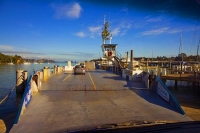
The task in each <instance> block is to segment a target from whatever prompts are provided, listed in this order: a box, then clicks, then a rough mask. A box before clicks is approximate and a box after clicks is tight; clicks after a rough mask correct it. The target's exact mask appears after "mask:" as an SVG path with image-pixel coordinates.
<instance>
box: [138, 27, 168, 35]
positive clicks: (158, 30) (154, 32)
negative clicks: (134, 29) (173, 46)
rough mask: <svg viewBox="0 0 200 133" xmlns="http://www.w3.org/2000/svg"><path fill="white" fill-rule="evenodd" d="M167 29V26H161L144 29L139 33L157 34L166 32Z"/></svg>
mask: <svg viewBox="0 0 200 133" xmlns="http://www.w3.org/2000/svg"><path fill="white" fill-rule="evenodd" d="M168 29H169V28H168V27H162V28H158V29H153V30H148V31H144V32H142V33H141V34H142V35H159V34H162V33H164V32H166V31H167V30H168Z"/></svg>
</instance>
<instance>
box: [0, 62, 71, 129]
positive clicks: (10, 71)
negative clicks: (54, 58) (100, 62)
mask: <svg viewBox="0 0 200 133" xmlns="http://www.w3.org/2000/svg"><path fill="white" fill-rule="evenodd" d="M54 65H59V66H66V65H67V64H66V63H50V64H47V63H43V64H30V65H24V64H18V65H8V64H0V102H1V101H2V99H3V98H4V97H5V96H6V95H8V94H9V93H10V91H11V90H12V88H14V87H15V84H16V71H17V70H26V71H28V75H31V74H33V69H34V70H35V71H37V70H41V69H43V68H44V67H46V66H47V67H50V68H53V67H54ZM72 65H73V64H72ZM21 97H22V96H19V95H16V90H15V89H14V91H12V92H11V93H10V95H9V97H8V98H7V99H6V100H5V101H4V102H3V103H1V104H0V119H3V120H4V122H5V124H6V127H7V132H8V131H9V130H10V129H11V127H12V125H13V122H14V119H15V116H16V113H17V110H18V106H19V103H20V101H21Z"/></svg>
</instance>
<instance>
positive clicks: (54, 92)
mask: <svg viewBox="0 0 200 133" xmlns="http://www.w3.org/2000/svg"><path fill="white" fill-rule="evenodd" d="M64 2H66V1H64ZM96 2H97V3H98V2H100V1H96ZM110 2H111V3H112V1H110ZM126 2H127V3H129V2H130V1H126ZM170 2H172V1H170ZM170 2H169V3H170ZM47 3H48V2H47ZM47 3H46V2H43V3H42V4H44V5H45V6H44V5H43V6H44V7H43V6H42V8H41V9H45V10H44V12H45V11H46V13H47V14H46V13H44V14H45V15H43V13H41V12H37V11H38V10H40V8H38V10H35V11H34V10H32V9H33V8H30V10H32V12H33V11H34V12H37V15H38V14H40V15H41V16H40V19H41V20H40V21H38V18H37V19H36V20H37V21H33V20H32V21H30V22H32V24H29V22H27V21H24V22H21V23H20V24H18V25H17V26H16V27H19V29H20V30H19V31H24V33H23V34H21V36H23V37H18V36H16V38H14V39H13V40H14V41H15V39H16V40H17V39H18V38H19V39H20V41H19V40H18V41H16V46H12V47H11V46H6V45H1V44H3V43H7V44H12V43H13V42H12V39H10V38H9V39H7V40H11V42H12V43H11V42H9V41H5V40H3V42H0V50H1V51H3V52H4V53H8V54H10V53H11V54H13V55H12V56H11V55H6V54H4V53H1V51H0V57H1V58H0V133H7V132H9V133H23V132H27V133H37V132H38V133H63V132H64V133H65V132H72V133H74V132H121V131H122V132H126V131H125V130H127V129H128V130H129V129H130V131H128V132H134V131H136V132H163V131H166V132H182V131H184V132H188V131H189V132H199V130H200V126H199V125H200V103H199V99H200V97H199V94H200V63H199V55H198V50H199V45H200V38H198V40H199V44H198V45H197V51H195V52H196V53H197V54H196V55H190V56H187V55H186V53H184V51H183V38H182V33H179V32H182V29H183V27H187V25H186V24H185V23H186V22H187V21H189V19H188V20H187V21H185V20H184V22H185V23H183V24H182V21H180V22H181V24H179V23H175V24H173V27H170V26H171V25H168V24H166V20H167V19H165V20H164V18H165V17H166V18H168V19H170V20H171V18H172V17H169V16H168V15H166V14H165V13H166V12H168V11H166V12H163V14H165V15H164V16H162V15H163V14H161V16H159V17H157V18H155V17H154V18H152V16H154V15H155V14H154V13H153V14H154V15H152V14H150V15H149V14H148V13H147V14H146V13H145V12H146V11H145V12H143V13H142V14H141V13H139V14H138V16H141V18H138V17H135V18H133V17H132V15H129V14H132V13H135V14H137V12H136V10H133V11H134V12H133V11H130V9H131V8H129V10H128V7H127V8H124V7H123V9H121V10H119V11H116V8H113V9H115V10H114V12H113V13H112V15H110V14H109V17H108V18H109V20H111V22H109V21H108V20H106V19H108V18H106V15H105V14H104V19H102V20H100V18H99V16H98V15H102V14H98V13H97V12H96V13H94V14H95V15H94V14H92V15H87V16H86V18H85V19H83V18H82V17H80V15H83V14H89V13H90V12H91V11H94V9H95V8H97V7H98V8H99V7H100V6H102V5H101V4H97V5H96V6H97V7H96V6H94V7H95V8H94V7H93V6H91V5H90V4H94V3H95V2H94V3H92V2H91V3H90V2H88V3H89V5H90V6H91V8H89V7H90V6H89V5H87V4H88V3H87V2H86V3H84V4H83V6H85V8H84V10H83V8H82V6H81V4H82V3H81V2H80V3H78V2H74V3H70V4H69V3H68V4H62V3H61V4H58V3H54V2H52V3H48V4H47ZM100 3H101V2H100ZM122 3H123V2H122ZM127 3H126V4H127ZM166 3H168V2H166ZM5 4H6V2H5ZM7 4H8V5H9V4H10V3H7ZM15 4H18V3H15ZM26 4H27V3H26ZM26 4H24V5H26ZM29 4H30V3H28V5H29ZM37 4H38V3H37V2H36V3H34V4H33V5H37ZM95 4H96V3H95ZM95 4H94V5H95ZM102 4H104V3H102ZM115 4H118V3H117V2H116V3H115ZM115 4H114V5H115ZM120 4H121V2H120ZM131 4H133V3H131ZM138 4H141V3H138ZM13 5H14V4H13ZM133 5H135V3H134V4H133ZM18 6H21V5H18ZM38 6H39V5H38ZM16 7H17V6H16ZM108 7H109V8H108ZM108 7H104V6H102V7H101V8H100V10H99V11H102V9H104V8H105V9H106V8H108V9H111V7H112V5H111V4H109V6H108ZM158 7H160V5H158ZM166 7H171V6H169V5H168V6H166ZM93 8H94V9H93ZM5 9H7V8H5ZM10 9H12V8H10ZM27 9H28V7H27ZM90 9H93V10H90ZM136 9H137V8H136ZM86 10H88V11H89V12H87V13H86V12H85V11H86ZM148 10H149V9H148ZM181 10H182V9H181ZM41 11H42V10H41ZM52 11H53V12H54V13H55V14H54V15H52V16H49V15H50V14H51V13H52ZM83 11H84V12H83ZM95 11H96V9H95ZM105 11H106V10H105ZM158 11H159V12H160V11H162V10H161V9H160V10H158ZM158 11H156V13H157V12H158ZM174 11H176V10H174ZM13 12H14V11H13ZM34 12H33V14H32V15H33V16H34ZM63 12H64V13H63ZM122 12H123V15H119V14H121V13H122ZM171 13H172V14H173V12H171ZM27 14H31V13H30V12H27ZM97 14H98V15H97ZM116 14H117V15H116ZM125 14H126V15H127V16H128V17H127V20H125V19H124V18H126V15H125ZM32 15H30V16H32ZM147 15H148V16H147ZM151 15H152V16H151ZM5 16H6V15H5ZM91 16H92V17H91ZM97 16H98V17H97ZM46 17H47V18H48V19H45V22H46V23H44V25H43V26H39V25H38V24H40V23H42V22H43V18H46ZM25 18H26V17H25ZM34 18H35V17H34ZM54 19H55V20H54ZM96 19H97V20H96ZM173 19H174V18H173ZM173 19H172V20H173ZM16 20H17V19H16ZM30 20H31V19H30ZM77 20H79V21H77ZM86 20H90V21H89V22H88V23H86V22H87V21H86ZM93 20H96V21H97V22H94V21H93ZM133 20H134V21H133ZM138 20H142V21H138ZM175 20H176V21H177V20H178V18H176V19H175ZM18 21H19V20H18ZM161 21H162V23H160V22H161ZM33 22H34V23H33ZM55 22H56V24H55ZM58 22H59V23H58ZM136 22H138V23H136ZM5 23H6V21H5ZM24 23H26V24H24ZM168 23H169V22H168ZM100 24H101V25H102V24H103V27H101V26H99V25H100ZM110 24H114V25H115V26H110ZM149 24H151V25H149ZM156 24H157V25H156ZM192 24H193V25H194V22H193V21H192ZM192 24H191V25H190V26H189V28H191V27H192ZM19 25H21V27H20V26H19ZM161 25H162V26H161ZM177 25H181V26H182V27H181V26H180V27H181V28H182V29H181V28H179V29H178V28H177V29H175V28H174V27H177ZM196 25H197V26H196V29H198V28H199V27H198V24H196ZM23 27H29V28H30V29H28V30H23ZM41 27H42V28H41ZM146 27H148V28H146ZM12 28H13V27H11V29H12ZM131 28H134V30H132V31H130V29H131ZM140 28H141V29H142V30H141V29H140ZM150 28H151V30H150ZM21 29H22V30H21ZM72 29H73V30H72ZM180 29H181V30H180ZM192 30H194V29H193V28H192ZM5 31H7V30H5ZM14 31H15V30H14ZM16 31H18V30H16ZM27 32H29V33H30V35H29V34H28V33H27ZM136 32H137V33H136ZM185 32H189V30H188V31H185ZM54 33H56V34H54ZM65 33H67V34H65ZM7 34H9V32H8V33H6V35H7ZM10 34H11V33H10ZM15 34H16V33H15ZM161 34H164V35H161ZM172 34H177V35H176V36H175V35H174V36H172ZM179 34H180V46H178V45H177V44H176V45H177V47H179V53H178V52H177V53H178V54H177V53H176V51H177V49H178V48H176V46H175V45H174V44H173V39H174V38H176V39H177V38H178V36H179ZM190 34H191V31H190ZM197 34H198V33H197ZM24 35H27V37H24ZM124 35H125V36H126V37H125V36H124ZM166 35H169V36H170V37H169V38H168V36H167V37H166ZM185 35H189V34H185ZM194 35H195V37H196V36H198V35H196V31H195V34H194ZM99 36H101V38H100V37H99ZM122 36H123V38H122ZM154 36H158V37H154ZM113 37H116V40H114V41H113ZM184 37H185V36H184ZM189 37H191V36H188V38H189ZM195 37H193V40H196V38H195ZM11 38H13V37H12V36H11ZM97 38H98V39H97ZM99 38H100V39H99ZM163 38H165V39H166V38H168V40H164V39H163ZM26 39H27V40H26ZM29 39H30V40H29ZM114 39H115V38H114ZM136 39H137V41H138V42H139V43H138V45H137V43H136V41H135V40H136ZM63 40H64V41H63ZM169 40H170V41H171V42H170V41H169ZM118 42H119V44H118ZM155 42H156V43H155ZM194 42H195V41H194ZM186 43H188V40H187V42H186ZM22 44H23V45H22ZM25 44H26V45H25ZM66 44H67V45H66ZM86 44H87V45H86ZM99 44H100V47H99V46H98V47H97V45H99ZM133 44H134V45H133ZM195 45H196V42H195ZM21 46H23V47H24V48H23V49H22V48H21ZM163 46H164V47H163ZM18 47H19V48H18ZM186 47H187V48H188V46H186ZM21 49H22V50H21ZM27 49H29V50H31V51H28V50H27ZM191 49H192V48H191ZM18 50H21V52H19V51H18ZM99 50H101V52H99ZM154 50H155V51H157V54H156V55H159V54H163V55H165V54H169V55H167V56H169V57H166V56H157V58H154V57H153V56H154V55H153V54H154V53H153V51H154ZM71 51H73V52H71ZM98 52H99V55H98ZM16 53H17V54H18V53H21V54H22V55H23V56H18V55H17V54H16ZM123 53H125V54H123ZM138 53H139V54H138ZM149 53H151V56H152V57H150V56H149V55H150V54H149ZM174 53H176V54H177V55H178V56H174V57H172V56H171V55H172V54H174ZM190 53H192V54H194V51H193V52H190ZM14 54H15V55H14ZM170 54H171V55H170ZM136 55H140V56H141V57H137V56H136ZM56 60H60V62H58V61H56ZM61 60H62V62H61ZM74 60H75V61H74ZM192 93H195V95H193V94H192Z"/></svg>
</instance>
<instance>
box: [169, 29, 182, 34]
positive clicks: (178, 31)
mask: <svg viewBox="0 0 200 133" xmlns="http://www.w3.org/2000/svg"><path fill="white" fill-rule="evenodd" d="M180 32H182V30H180V29H171V30H169V31H168V33H170V34H174V33H180Z"/></svg>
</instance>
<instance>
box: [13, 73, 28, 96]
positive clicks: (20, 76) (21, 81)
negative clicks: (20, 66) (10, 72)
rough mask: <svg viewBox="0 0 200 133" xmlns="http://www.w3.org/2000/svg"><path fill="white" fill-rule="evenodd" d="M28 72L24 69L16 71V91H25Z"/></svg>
mask: <svg viewBox="0 0 200 133" xmlns="http://www.w3.org/2000/svg"><path fill="white" fill-rule="evenodd" d="M27 78H28V72H27V71H24V70H17V71H16V92H17V93H23V92H24V89H25V87H26V82H27Z"/></svg>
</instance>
